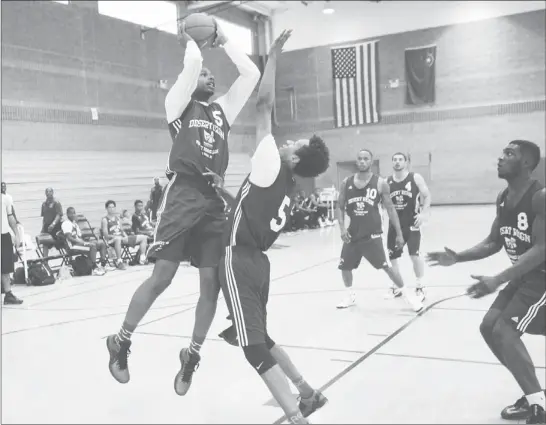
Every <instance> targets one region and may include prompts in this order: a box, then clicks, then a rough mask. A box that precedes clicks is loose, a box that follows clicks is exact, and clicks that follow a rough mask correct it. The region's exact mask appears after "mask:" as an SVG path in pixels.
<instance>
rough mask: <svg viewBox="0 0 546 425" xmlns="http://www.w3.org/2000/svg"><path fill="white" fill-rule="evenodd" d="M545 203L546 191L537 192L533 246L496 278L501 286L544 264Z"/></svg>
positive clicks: (545, 248)
mask: <svg viewBox="0 0 546 425" xmlns="http://www.w3.org/2000/svg"><path fill="white" fill-rule="evenodd" d="M545 202H546V189H542V190H539V191H538V192H536V193H535V195H534V196H533V212H534V213H535V219H534V221H533V233H532V235H531V240H532V242H533V246H532V247H531V249H529V250H528V251H527V252H526V253H525V254H523V255H522V256H521V257H519V258H518V260H517V261H516V262H515V263H514V264H512V266H511V267H509V268H507V269H506V270H504V271H503V272H502V273H500V274H498V275H497V276H495V278H496V279H497V281H498V283H499V285H502V284H503V283H505V282H509V281H511V280H517V279H518V278H520V277H522V276H523V275H525V274H527V273H529V272H530V271H532V270H533V269H536V268H537V267H539V266H540V265H541V264H543V263H544V257H545V256H546V245H545V239H546V237H545V235H544V232H545V231H546V229H545V226H544V221H545V218H546V211H545V209H546V206H545V204H544V203H545Z"/></svg>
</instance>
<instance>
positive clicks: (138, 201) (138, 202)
mask: <svg viewBox="0 0 546 425" xmlns="http://www.w3.org/2000/svg"><path fill="white" fill-rule="evenodd" d="M143 203H144V202H142V201H141V200H140V199H137V200H136V201H135V207H136V206H137V204H143Z"/></svg>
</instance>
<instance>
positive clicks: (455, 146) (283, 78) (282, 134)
mask: <svg viewBox="0 0 546 425" xmlns="http://www.w3.org/2000/svg"><path fill="white" fill-rule="evenodd" d="M544 22H545V11H544V10H541V11H536V12H529V13H523V14H518V15H511V16H506V17H502V18H496V19H489V20H484V21H480V22H474V23H468V24H462V25H454V26H449V27H441V28H431V29H426V30H420V31H412V32H407V33H401V34H391V35H388V36H384V37H380V38H379V40H380V41H379V60H380V85H381V88H380V102H381V106H380V111H381V113H382V114H383V120H382V123H381V124H379V125H373V126H361V127H354V128H350V129H344V130H338V129H333V126H334V124H333V123H334V117H333V83H332V75H331V72H332V71H331V57H330V47H319V48H314V49H304V50H299V51H293V52H287V53H285V54H283V56H282V59H281V60H280V63H279V66H278V73H277V82H278V84H277V87H278V89H279V90H278V92H277V105H276V106H277V124H278V125H277V127H276V128H275V136H276V138H277V140H279V142H282V141H284V140H286V139H288V138H291V139H294V140H296V139H298V138H300V137H305V136H309V134H310V133H312V132H318V133H320V134H321V136H323V137H324V139H325V140H327V141H328V144H329V146H330V148H331V151H332V167H331V168H330V170H329V171H328V172H327V173H326V174H325V175H324V176H322V177H321V178H320V179H318V181H317V185H318V186H327V185H331V184H338V175H337V174H338V170H337V166H336V163H337V162H342V161H347V160H351V159H352V158H353V157H354V154H355V152H356V150H357V149H358V148H361V147H368V148H370V149H372V150H373V151H374V153H375V154H376V156H377V157H378V158H379V159H380V168H381V173H382V174H386V173H389V172H390V156H391V155H392V153H393V152H395V151H398V150H401V151H404V152H409V153H410V154H411V155H412V158H413V163H414V167H415V168H416V170H418V171H419V172H422V173H423V174H424V175H425V177H426V178H429V183H430V185H431V187H432V189H433V191H434V194H433V199H434V200H435V202H436V203H474V202H480V203H481V202H492V200H494V199H495V194H496V192H497V190H498V189H499V188H500V187H501V186H502V182H499V181H498V179H497V178H496V172H495V169H494V167H493V164H494V162H495V159H496V157H497V156H498V155H499V154H500V152H501V150H502V147H503V146H504V145H505V144H506V143H507V142H508V141H509V140H510V139H514V138H527V139H530V140H533V141H535V142H536V143H538V144H539V145H540V146H541V148H542V149H544V146H545V144H544V134H545V114H544V110H545V102H544V96H545V84H544V83H545V81H544V80H545V64H544V61H545V41H544V37H545V25H544ZM429 44H436V45H437V46H438V55H437V61H436V70H437V79H436V99H437V100H436V103H435V104H434V105H432V106H420V107H415V106H406V105H404V95H405V81H404V49H406V48H409V47H418V46H424V45H429ZM395 78H398V79H400V82H401V84H400V87H399V88H397V89H389V88H387V84H388V80H389V79H395ZM288 87H293V88H294V90H295V93H296V100H297V120H296V121H292V120H291V118H290V115H289V110H290V108H289V101H288V96H287V92H286V91H285V90H283V89H285V88H288ZM429 157H430V158H431V161H432V162H431V164H430V166H429V163H428V162H429Z"/></svg>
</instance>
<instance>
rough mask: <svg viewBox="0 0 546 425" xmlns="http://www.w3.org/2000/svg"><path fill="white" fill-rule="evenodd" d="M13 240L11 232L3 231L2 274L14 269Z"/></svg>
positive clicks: (11, 271)
mask: <svg viewBox="0 0 546 425" xmlns="http://www.w3.org/2000/svg"><path fill="white" fill-rule="evenodd" d="M13 260H14V258H13V241H12V239H11V235H10V234H9V233H2V274H10V273H13V271H14V261H13Z"/></svg>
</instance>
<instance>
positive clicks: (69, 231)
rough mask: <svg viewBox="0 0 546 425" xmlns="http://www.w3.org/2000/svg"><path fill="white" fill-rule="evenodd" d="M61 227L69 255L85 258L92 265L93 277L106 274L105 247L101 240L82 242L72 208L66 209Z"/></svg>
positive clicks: (80, 232) (74, 211)
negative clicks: (99, 261)
mask: <svg viewBox="0 0 546 425" xmlns="http://www.w3.org/2000/svg"><path fill="white" fill-rule="evenodd" d="M61 227H62V231H63V234H64V237H65V238H66V244H67V245H68V248H69V250H70V253H71V254H72V253H81V254H83V255H85V256H87V257H88V258H89V259H90V260H91V263H92V264H93V266H92V267H93V272H92V273H93V276H103V275H104V274H105V273H106V270H104V266H105V265H106V261H107V260H106V254H107V250H106V245H105V243H104V242H103V241H102V240H98V241H94V240H93V241H85V240H83V238H82V231H81V229H80V226H78V223H77V222H76V210H75V209H74V208H73V207H68V208H67V209H66V220H65V221H63V224H62V226H61ZM97 251H100V259H101V263H100V265H97Z"/></svg>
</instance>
